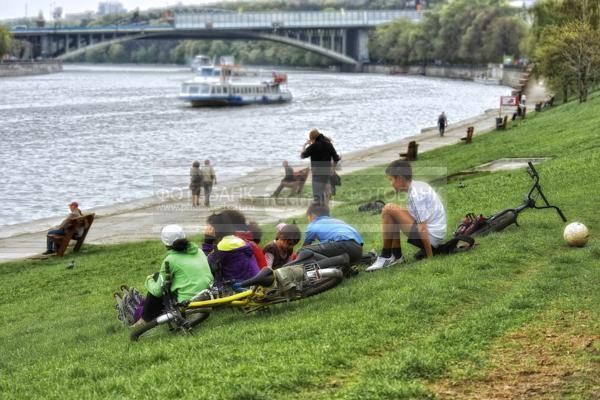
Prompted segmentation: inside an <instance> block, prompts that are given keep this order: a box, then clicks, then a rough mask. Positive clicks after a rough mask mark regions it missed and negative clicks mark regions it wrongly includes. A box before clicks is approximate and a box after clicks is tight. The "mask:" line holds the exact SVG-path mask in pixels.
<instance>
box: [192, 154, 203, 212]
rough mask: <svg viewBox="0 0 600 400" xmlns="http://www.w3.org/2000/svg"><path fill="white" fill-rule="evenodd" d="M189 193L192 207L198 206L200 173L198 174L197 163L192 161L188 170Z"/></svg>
mask: <svg viewBox="0 0 600 400" xmlns="http://www.w3.org/2000/svg"><path fill="white" fill-rule="evenodd" d="M190 191H191V192H192V207H198V206H200V192H201V191H202V172H200V163H199V162H198V161H194V163H193V164H192V168H190Z"/></svg>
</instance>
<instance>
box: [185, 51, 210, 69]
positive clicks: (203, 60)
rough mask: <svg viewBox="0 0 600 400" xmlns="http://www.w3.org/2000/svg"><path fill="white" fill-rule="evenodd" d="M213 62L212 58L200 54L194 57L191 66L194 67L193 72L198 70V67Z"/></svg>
mask: <svg viewBox="0 0 600 400" xmlns="http://www.w3.org/2000/svg"><path fill="white" fill-rule="evenodd" d="M211 64H212V62H211V60H210V57H208V56H203V55H201V54H199V55H197V56H196V57H194V59H193V60H192V64H191V65H190V67H191V69H192V72H196V71H198V68H200V67H201V66H205V65H211Z"/></svg>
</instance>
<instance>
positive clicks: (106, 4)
mask: <svg viewBox="0 0 600 400" xmlns="http://www.w3.org/2000/svg"><path fill="white" fill-rule="evenodd" d="M126 12H127V10H126V9H125V8H124V7H123V4H121V3H120V2H118V1H102V2H100V3H98V13H97V14H98V16H100V17H103V16H105V15H111V14H125V13H126Z"/></svg>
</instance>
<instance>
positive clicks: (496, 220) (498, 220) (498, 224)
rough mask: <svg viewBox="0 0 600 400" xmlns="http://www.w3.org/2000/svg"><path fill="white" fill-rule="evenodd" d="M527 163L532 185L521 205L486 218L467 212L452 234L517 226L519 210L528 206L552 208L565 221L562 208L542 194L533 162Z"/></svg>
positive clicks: (468, 233)
mask: <svg viewBox="0 0 600 400" xmlns="http://www.w3.org/2000/svg"><path fill="white" fill-rule="evenodd" d="M527 164H528V167H527V173H528V174H529V177H530V178H531V179H532V180H533V185H532V186H531V189H529V192H528V193H527V195H526V196H525V198H524V199H523V202H522V203H521V205H519V206H517V207H514V208H507V209H505V210H502V211H500V212H497V213H495V214H493V215H491V216H490V217H488V218H485V217H483V216H482V215H480V216H476V215H475V214H473V213H470V214H467V216H466V217H465V220H464V221H463V223H462V224H461V225H460V226H459V227H458V229H457V230H456V231H455V232H454V235H455V236H458V235H462V236H485V235H487V234H489V233H492V232H500V231H502V230H504V229H505V228H507V227H508V226H510V225H512V224H515V225H516V226H519V223H518V221H517V218H518V216H519V214H520V213H521V212H523V211H524V210H526V209H528V208H533V209H537V210H543V209H554V210H555V211H556V212H557V213H558V216H559V217H560V219H561V220H562V221H563V222H567V218H566V217H565V215H564V213H563V212H562V210H561V209H560V208H559V207H557V206H555V205H552V204H550V202H549V201H548V198H547V197H546V196H545V195H544V192H542V187H541V185H540V175H539V174H538V172H537V171H536V169H535V167H534V166H533V163H532V162H531V161H529V162H528V163H527ZM539 199H541V200H542V202H543V205H542V206H540V205H538V201H539Z"/></svg>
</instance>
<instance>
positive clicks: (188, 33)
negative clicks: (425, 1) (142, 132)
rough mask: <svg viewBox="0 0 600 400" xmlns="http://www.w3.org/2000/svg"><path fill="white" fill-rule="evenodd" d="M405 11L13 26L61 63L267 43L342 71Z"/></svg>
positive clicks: (410, 14) (413, 16) (411, 14)
mask: <svg viewBox="0 0 600 400" xmlns="http://www.w3.org/2000/svg"><path fill="white" fill-rule="evenodd" d="M421 15H422V13H421V12H419V11H409V10H348V11H345V10H340V11H299V12H291V11H290V12H247V13H237V12H202V13H176V14H175V15H174V16H173V20H172V21H171V22H170V23H160V24H147V23H146V24H144V23H138V24H127V25H118V24H116V25H107V26H92V27H61V26H58V25H55V26H53V27H50V26H49V27H44V28H14V29H13V30H12V33H13V36H14V37H15V38H16V39H21V40H26V41H29V42H31V43H32V44H33V56H34V57H42V58H59V59H66V58H69V57H73V56H76V55H79V54H81V53H83V52H85V51H87V50H91V49H93V48H97V47H100V46H107V45H110V44H113V43H120V42H125V41H130V40H143V39H173V40H179V39H251V40H270V41H273V42H278V43H283V44H287V45H290V46H295V47H298V48H301V49H304V50H307V51H311V52H314V53H317V54H320V55H322V56H325V57H327V58H329V59H331V60H332V61H333V63H335V64H338V65H340V66H341V67H342V69H344V70H357V69H358V68H359V67H360V65H361V64H362V63H364V62H367V61H368V60H369V50H368V40H369V35H368V33H369V30H371V29H373V28H375V27H376V26H378V25H381V24H385V23H388V22H391V21H393V20H396V19H400V18H407V19H410V20H413V21H418V20H420V19H421Z"/></svg>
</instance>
